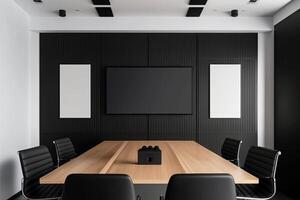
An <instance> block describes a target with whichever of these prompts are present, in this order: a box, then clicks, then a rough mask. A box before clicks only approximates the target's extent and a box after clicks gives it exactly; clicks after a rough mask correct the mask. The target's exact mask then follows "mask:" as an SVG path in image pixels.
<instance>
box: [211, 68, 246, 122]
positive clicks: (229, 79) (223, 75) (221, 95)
mask: <svg viewBox="0 0 300 200" xmlns="http://www.w3.org/2000/svg"><path fill="white" fill-rule="evenodd" d="M210 118H241V65H240V64H211V65H210Z"/></svg>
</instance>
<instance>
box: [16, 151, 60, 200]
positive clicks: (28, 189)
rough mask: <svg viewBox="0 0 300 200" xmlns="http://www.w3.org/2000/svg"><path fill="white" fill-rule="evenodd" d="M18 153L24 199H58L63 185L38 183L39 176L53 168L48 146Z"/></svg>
mask: <svg viewBox="0 0 300 200" xmlns="http://www.w3.org/2000/svg"><path fill="white" fill-rule="evenodd" d="M18 153H19V158H20V162H21V168H22V173H23V179H22V194H23V196H24V197H25V198H26V199H47V200H49V199H59V197H61V195H62V190H63V186H61V185H49V184H45V185H44V184H40V183H39V179H40V177H42V176H44V175H46V174H47V173H49V172H50V171H52V170H53V169H55V166H54V163H53V160H52V157H51V154H50V152H49V150H48V148H47V147H46V146H39V147H34V148H30V149H26V150H22V151H19V152H18Z"/></svg>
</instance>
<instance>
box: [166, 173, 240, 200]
mask: <svg viewBox="0 0 300 200" xmlns="http://www.w3.org/2000/svg"><path fill="white" fill-rule="evenodd" d="M161 199H163V198H161ZM165 199H166V200H183V199H184V200H195V199H197V200H210V199H211V200H235V199H236V191H235V185H234V180H233V178H232V176H231V175H229V174H177V175H173V176H172V177H171V178H170V180H169V183H168V186H167V191H166V197H165Z"/></svg>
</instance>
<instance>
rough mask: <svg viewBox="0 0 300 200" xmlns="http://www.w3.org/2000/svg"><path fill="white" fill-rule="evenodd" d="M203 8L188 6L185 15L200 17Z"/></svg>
mask: <svg viewBox="0 0 300 200" xmlns="http://www.w3.org/2000/svg"><path fill="white" fill-rule="evenodd" d="M202 10H203V8H202V7H198V8H195V7H190V8H189V10H188V12H187V14H186V16H187V17H200V15H201V13H202Z"/></svg>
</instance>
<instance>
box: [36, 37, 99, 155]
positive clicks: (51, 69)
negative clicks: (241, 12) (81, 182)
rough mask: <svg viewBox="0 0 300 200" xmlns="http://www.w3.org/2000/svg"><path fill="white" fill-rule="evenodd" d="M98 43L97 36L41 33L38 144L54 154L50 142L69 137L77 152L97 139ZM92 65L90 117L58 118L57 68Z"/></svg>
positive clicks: (83, 149)
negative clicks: (67, 65)
mask: <svg viewBox="0 0 300 200" xmlns="http://www.w3.org/2000/svg"><path fill="white" fill-rule="evenodd" d="M99 46H101V45H100V41H99V39H98V37H96V34H89V35H87V34H41V52H40V54H41V61H40V62H41V66H40V76H41V78H40V81H41V84H40V94H41V96H40V106H41V110H40V112H41V115H40V116H41V119H40V123H41V126H40V131H41V137H40V140H41V144H45V145H47V146H48V147H49V148H50V150H51V152H52V153H53V152H54V148H53V144H52V140H54V139H57V138H61V137H70V138H71V139H72V141H73V142H74V145H75V147H76V149H77V151H78V153H80V152H83V151H85V150H87V149H88V148H90V147H91V146H93V145H95V144H97V143H98V142H99V141H100V140H99V139H100V137H99V136H100V135H99V133H100V124H99V122H100V118H99V115H98V113H99V110H100V104H99V103H98V102H100V99H99V96H100V91H99V84H98V82H97V80H99V77H98V73H97V72H98V70H99V69H98V68H99V60H100V59H98V57H97V54H98V53H99V52H100V50H101V49H99ZM60 64H91V79H92V80H91V87H92V91H91V93H92V94H91V95H92V96H91V100H92V102H91V118H90V119H60V118H59V65H60ZM53 155H55V154H54V153H53Z"/></svg>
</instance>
